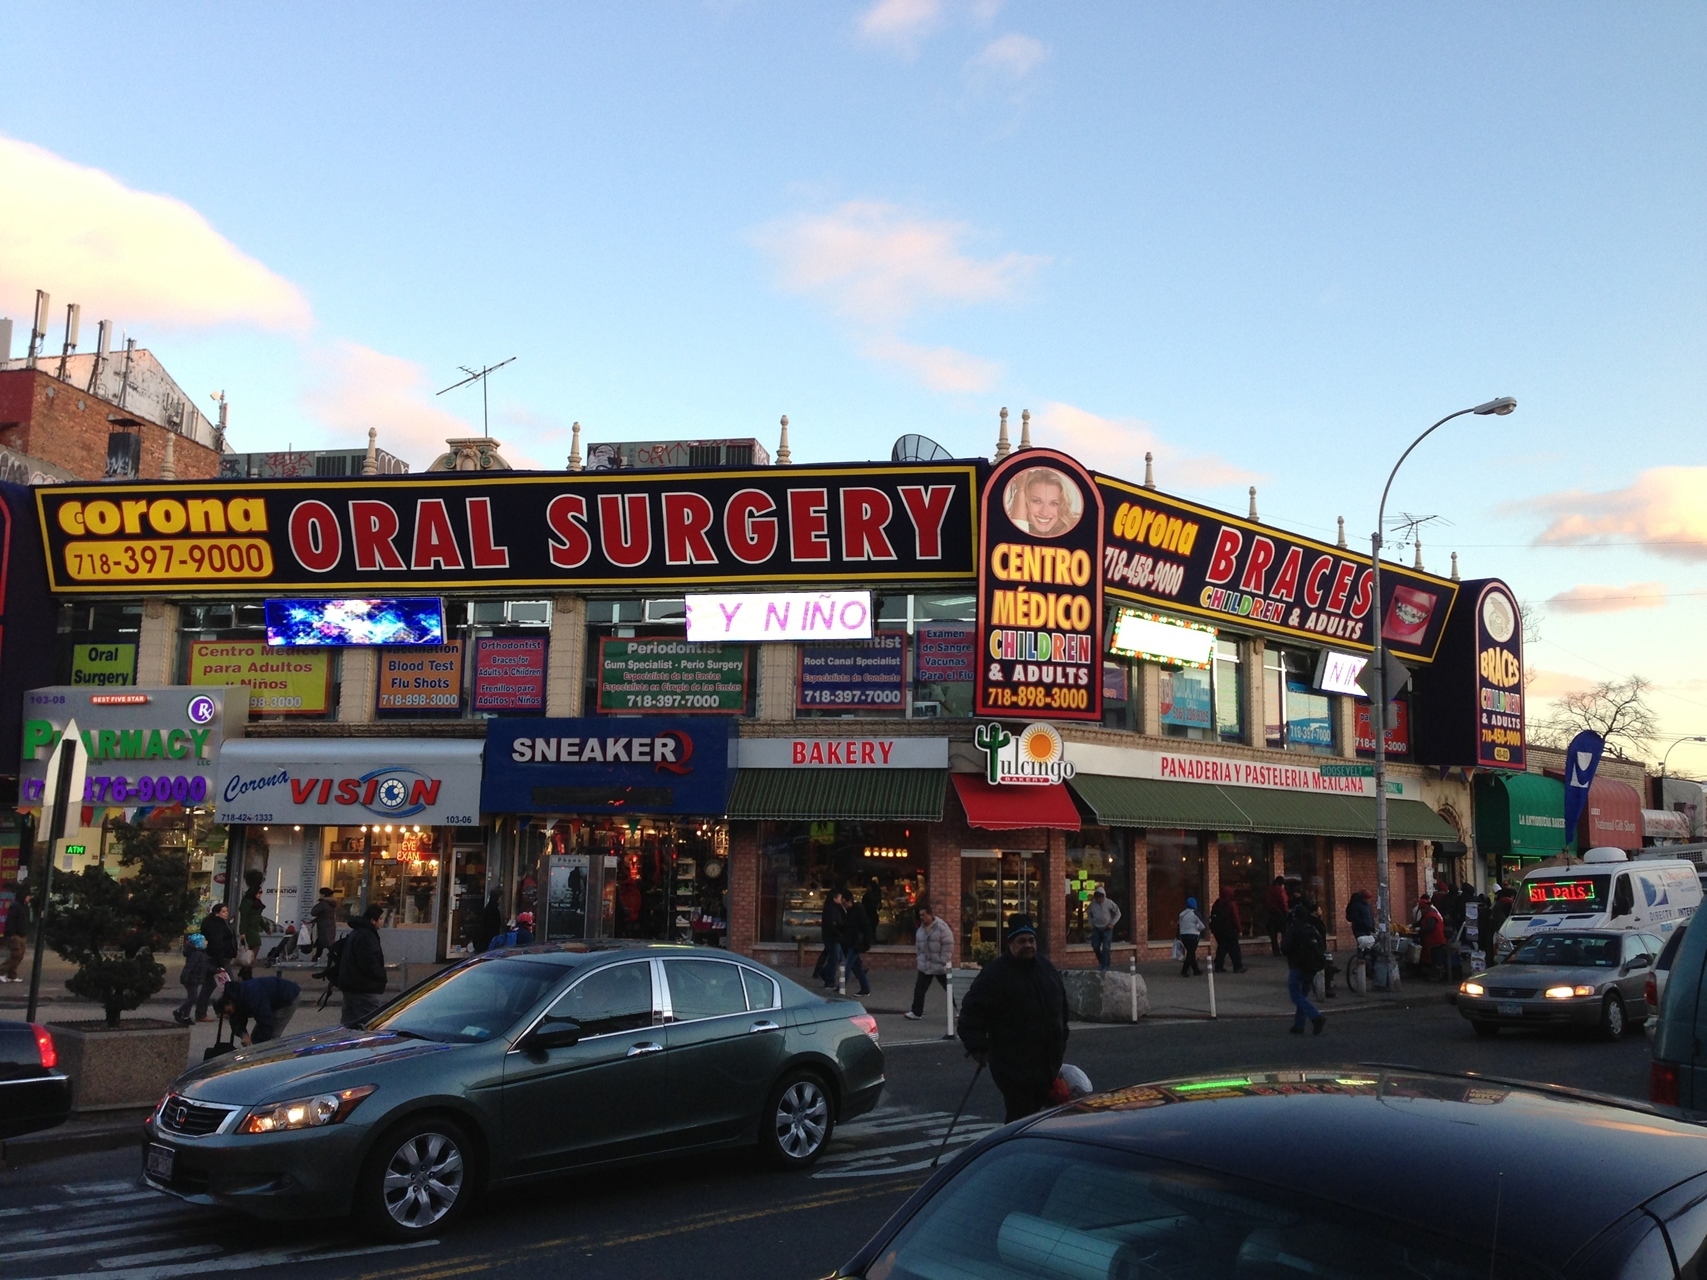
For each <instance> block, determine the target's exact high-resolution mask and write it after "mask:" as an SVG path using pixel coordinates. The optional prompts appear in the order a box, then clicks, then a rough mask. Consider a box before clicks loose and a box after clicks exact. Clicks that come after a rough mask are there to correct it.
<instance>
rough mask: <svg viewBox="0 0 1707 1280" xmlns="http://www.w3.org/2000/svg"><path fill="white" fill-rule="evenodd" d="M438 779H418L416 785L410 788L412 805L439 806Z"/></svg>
mask: <svg viewBox="0 0 1707 1280" xmlns="http://www.w3.org/2000/svg"><path fill="white" fill-rule="evenodd" d="M439 782H440V779H438V778H431V779H428V778H416V779H415V785H414V786H412V787H410V788H409V803H410V804H437V803H438V802H439Z"/></svg>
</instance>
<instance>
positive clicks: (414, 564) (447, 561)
mask: <svg viewBox="0 0 1707 1280" xmlns="http://www.w3.org/2000/svg"><path fill="white" fill-rule="evenodd" d="M409 567H410V568H411V569H460V568H462V552H461V551H459V550H457V546H456V535H455V534H454V533H452V532H451V528H450V513H449V512H448V511H446V510H445V500H444V499H443V498H422V499H421V500H420V501H419V502H417V503H416V504H415V548H414V551H413V552H412V554H411V555H410V557H409Z"/></svg>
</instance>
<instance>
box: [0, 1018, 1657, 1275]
mask: <svg viewBox="0 0 1707 1280" xmlns="http://www.w3.org/2000/svg"><path fill="white" fill-rule="evenodd" d="M1327 1011H1328V1013H1329V1025H1328V1030H1327V1032H1326V1033H1325V1034H1324V1035H1322V1036H1319V1037H1312V1036H1309V1035H1305V1036H1302V1037H1300V1036H1293V1035H1289V1034H1288V1033H1287V1030H1286V1028H1287V1025H1288V1023H1287V1021H1286V1020H1284V1019H1278V1018H1275V1019H1270V1018H1259V1019H1242V1020H1238V1021H1225V1022H1219V1023H1208V1022H1146V1023H1141V1024H1139V1025H1138V1026H1136V1027H1125V1026H1117V1027H1108V1028H1097V1029H1092V1030H1088V1031H1086V1032H1084V1033H1083V1034H1080V1035H1077V1036H1075V1038H1074V1040H1073V1042H1072V1044H1071V1046H1070V1047H1069V1052H1068V1058H1069V1060H1070V1061H1072V1062H1075V1063H1077V1064H1078V1065H1080V1066H1081V1067H1083V1068H1084V1069H1085V1070H1086V1071H1087V1072H1088V1073H1089V1074H1090V1076H1091V1079H1092V1080H1093V1082H1094V1083H1095V1084H1096V1085H1097V1086H1098V1087H1099V1088H1115V1087H1119V1086H1123V1085H1128V1084H1135V1083H1139V1082H1141V1081H1144V1080H1156V1079H1163V1078H1166V1077H1169V1076H1177V1075H1189V1074H1204V1073H1214V1074H1222V1073H1226V1072H1228V1071H1231V1070H1242V1069H1248V1068H1257V1067H1264V1066H1268V1067H1292V1068H1296V1067H1315V1066H1328V1065H1334V1064H1351V1063H1368V1062H1385V1063H1403V1064H1407V1065H1412V1066H1419V1067H1425V1068H1431V1069H1436V1070H1444V1071H1476V1072H1481V1073H1484V1074H1489V1075H1497V1076H1505V1077H1512V1078H1521V1079H1530V1080H1540V1081H1545V1082H1548V1083H1552V1084H1560V1085H1567V1086H1571V1087H1575V1088H1581V1089H1590V1090H1595V1091H1598V1092H1605V1093H1614V1094H1620V1095H1624V1096H1630V1097H1637V1098H1641V1097H1645V1096H1646V1091H1647V1080H1648V1043H1647V1041H1646V1039H1645V1037H1643V1036H1642V1034H1641V1033H1640V1032H1637V1033H1634V1034H1632V1035H1630V1036H1628V1037H1626V1038H1625V1039H1624V1040H1623V1041H1622V1042H1620V1043H1616V1044H1607V1043H1602V1042H1599V1041H1595V1040H1591V1039H1587V1038H1584V1037H1582V1036H1578V1035H1571V1034H1565V1033H1541V1034H1511V1033H1506V1034H1502V1035H1501V1036H1500V1037H1498V1038H1497V1039H1495V1040H1491V1041H1490V1040H1478V1039H1477V1038H1476V1037H1475V1036H1474V1035H1473V1034H1472V1033H1471V1031H1470V1029H1469V1026H1468V1025H1467V1024H1466V1023H1465V1022H1464V1021H1463V1020H1462V1019H1461V1018H1460V1017H1459V1016H1458V1014H1457V1012H1456V1011H1455V1010H1453V1009H1452V1008H1450V1007H1448V1006H1446V1005H1445V1004H1443V1003H1440V1002H1439V997H1438V995H1436V996H1434V997H1433V999H1432V1000H1427V1001H1419V1002H1418V1003H1417V1004H1414V1005H1411V1006H1410V1007H1407V1008H1389V1009H1381V1010H1371V1011H1367V1012H1359V1013H1354V1014H1346V1015H1340V1016H1335V1014H1334V1013H1333V1010H1332V1006H1328V1009H1327ZM970 1079H971V1065H970V1063H969V1062H968V1061H967V1060H966V1059H965V1058H964V1056H963V1055H962V1054H961V1053H960V1051H959V1050H958V1048H956V1047H955V1046H953V1045H950V1044H944V1045H942V1046H937V1045H932V1044H919V1045H907V1046H897V1047H895V1048H894V1049H892V1050H891V1052H890V1054H889V1080H890V1086H889V1089H888V1090H887V1091H886V1094H885V1098H884V1105H883V1107H882V1109H881V1110H880V1111H879V1113H877V1114H876V1115H875V1116H872V1117H867V1118H864V1119H862V1120H861V1121H860V1122H858V1123H856V1124H853V1125H849V1126H847V1127H846V1128H844V1129H843V1130H841V1131H839V1133H838V1137H837V1141H836V1144H835V1146H834V1147H833V1148H832V1150H831V1151H830V1153H828V1154H827V1155H826V1157H825V1159H824V1160H823V1161H822V1162H821V1163H820V1164H819V1165H818V1166H817V1167H816V1168H815V1169H814V1170H813V1171H812V1173H811V1174H810V1175H792V1174H779V1173H775V1172H772V1171H770V1170H768V1169H766V1168H764V1167H763V1166H762V1165H760V1164H759V1162H758V1161H757V1160H756V1159H754V1158H752V1157H750V1156H748V1155H746V1154H745V1153H736V1154H729V1153H724V1154H719V1155H716V1156H706V1157H702V1158H699V1159H695V1160H679V1161H674V1162H668V1163H662V1164H655V1165H650V1166H646V1167H643V1168H637V1169H631V1170H624V1171H620V1172H615V1173H609V1172H607V1173H601V1174H598V1175H588V1176H582V1177H573V1178H564V1179H559V1180H554V1181H551V1182H549V1183H544V1184H539V1185H536V1186H532V1187H529V1188H527V1189H525V1190H523V1191H519V1192H516V1191H510V1192H506V1193H504V1194H503V1195H502V1197H500V1198H498V1199H497V1200H496V1201H494V1202H492V1203H488V1204H486V1205H484V1206H482V1207H480V1208H479V1209H478V1210H477V1212H475V1213H473V1214H471V1215H470V1216H468V1217H466V1218H465V1219H464V1220H463V1222H462V1223H461V1224H460V1225H459V1226H458V1227H457V1228H455V1229H454V1230H453V1231H452V1232H451V1233H450V1235H449V1236H448V1237H447V1238H446V1239H444V1240H441V1241H436V1242H432V1243H428V1244H425V1245H422V1246H418V1247H414V1248H396V1247H390V1246H379V1247H375V1246H373V1245H372V1244H370V1243H369V1242H367V1241H366V1240H364V1239H363V1238H361V1237H360V1236H359V1235H358V1234H357V1233H356V1232H355V1231H354V1230H353V1229H352V1228H350V1227H349V1226H348V1225H347V1224H344V1223H338V1222H323V1223H309V1224H291V1225H279V1224H269V1223H260V1222H252V1221H249V1220H247V1219H244V1218H240V1217H237V1216H235V1215H232V1214H226V1213H222V1212H217V1211H210V1210H200V1209H195V1208H192V1207H190V1206H186V1205H183V1204H180V1203H179V1202H177V1201H176V1200H173V1199H171V1198H170V1197H167V1196H162V1195H158V1194H156V1193H154V1192H151V1191H147V1190H139V1189H138V1188H137V1185H136V1178H137V1174H138V1172H139V1169H140V1157H139V1154H138V1153H137V1152H135V1151H125V1152H111V1153H106V1154H102V1155H90V1156H80V1157H73V1158H69V1159H66V1160H61V1161H55V1162H52V1163H50V1164H44V1165H36V1166H33V1167H29V1168H24V1169H18V1170H12V1171H8V1172H5V1173H0V1275H5V1276H6V1277H8V1280H14V1278H15V1280H28V1278H31V1277H40V1276H75V1277H79V1278H81V1277H94V1276H97V1275H98V1276H102V1277H106V1278H107V1280H115V1278H116V1280H168V1278H175V1277H178V1276H196V1275H219V1274H222V1273H232V1272H239V1271H240V1272H245V1273H247V1272H256V1271H262V1270H266V1271H268V1273H269V1274H278V1275H281V1276H282V1275H285V1274H287V1272H285V1271H283V1270H277V1271H273V1270H271V1269H272V1268H280V1267H285V1266H288V1267H289V1271H288V1274H289V1275H290V1276H291V1277H292V1280H318V1278H319V1277H334V1276H336V1277H362V1278H363V1280H451V1278H452V1277H463V1276H471V1277H477V1276H483V1275H504V1276H508V1275H514V1274H527V1275H530V1276H541V1277H556V1276H563V1277H569V1276H574V1277H576V1278H577V1280H606V1278H610V1280H634V1278H635V1277H638V1276H646V1277H653V1276H659V1277H662V1276H669V1275H691V1276H693V1277H695V1280H717V1278H719V1277H731V1278H732V1280H733V1278H737V1277H738V1278H742V1280H745V1278H748V1277H753V1276H763V1277H766V1280H786V1278H788V1277H812V1276H822V1275H826V1274H828V1273H829V1272H830V1271H832V1270H833V1269H834V1268H835V1267H836V1266H837V1265H838V1264H840V1263H841V1262H842V1261H843V1260H845V1259H846V1258H847V1257H848V1256H849V1255H850V1254H852V1253H853V1251H854V1250H855V1249H856V1248H857V1247H858V1245H859V1244H860V1243H862V1242H863V1241H864V1240H865V1238H866V1237H867V1236H868V1235H870V1234H871V1233H872V1232H873V1231H875V1230H876V1229H877V1227H878V1226H880V1225H881V1224H882V1222H883V1221H884V1220H885V1219H886V1218H887V1217H888V1215H889V1214H890V1213H891V1212H893V1211H894V1209H896V1208H897V1207H898V1206H899V1205H900V1204H901V1203H902V1201H904V1200H905V1199H906V1197H907V1195H908V1193H909V1192H910V1191H911V1190H912V1189H913V1188H914V1187H916V1186H917V1185H918V1184H919V1182H921V1181H922V1180H923V1178H924V1176H925V1175H924V1166H925V1165H927V1164H928V1163H929V1160H930V1156H931V1154H932V1152H933V1150H934V1147H935V1146H936V1144H937V1143H938V1142H939V1141H940V1140H941V1135H942V1134H943V1132H944V1129H945V1127H946V1123H947V1120H948V1113H949V1112H951V1111H952V1110H953V1109H954V1107H955V1106H956V1105H957V1104H958V1103H959V1101H960V1099H961V1097H962V1095H963V1094H964V1092H965V1089H966V1085H967V1082H968V1081H969V1080H970ZM1000 1118H1001V1099H1000V1097H999V1095H997V1093H996V1091H995V1089H994V1088H993V1087H991V1086H989V1084H988V1082H987V1080H982V1081H980V1082H979V1084H978V1086H977V1088H976V1089H975V1091H974V1092H973V1095H972V1099H971V1102H970V1104H969V1105H968V1107H967V1117H966V1119H965V1120H963V1121H962V1127H961V1129H959V1130H958V1131H957V1133H956V1135H955V1140H954V1143H953V1145H954V1146H956V1147H958V1146H959V1145H961V1142H962V1141H963V1140H970V1139H971V1138H974V1137H976V1136H977V1135H978V1134H980V1133H983V1132H987V1131H988V1130H989V1129H991V1128H993V1127H995V1124H996V1122H998V1121H999V1120H1000ZM1349 1155H1350V1153H1348V1156H1349Z"/></svg>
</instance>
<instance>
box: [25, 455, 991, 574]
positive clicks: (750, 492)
mask: <svg viewBox="0 0 1707 1280" xmlns="http://www.w3.org/2000/svg"><path fill="white" fill-rule="evenodd" d="M976 490H977V467H976V465H975V464H971V463H964V462H959V463H955V462H942V463H909V464H905V465H899V466H881V465H863V466H834V467H786V468H781V467H765V468H755V469H751V470H736V469H727V470H726V469H719V470H716V471H691V472H677V471H648V472H644V473H633V472H625V473H615V474H612V473H600V474H586V473H580V474H573V475H568V474H561V473H559V474H546V473H539V474H525V473H522V474H517V473H511V474H508V475H503V476H493V475H482V476H479V477H467V478H458V477H456V476H455V475H454V474H453V475H447V476H438V475H424V476H399V477H388V478H386V479H384V480H374V479H372V478H363V479H357V480H350V481H343V482H340V481H326V480H321V481H253V480H245V481H229V482H214V481H209V482H206V483H188V484H182V483H174V484H169V485H160V484H135V485H132V484H125V485H100V486H91V485H60V486H44V487H43V488H41V489H38V490H37V491H36V504H37V510H38V512H39V515H40V518H41V524H42V528H43V530H44V531H45V534H46V538H47V541H48V564H49V571H50V574H51V577H52V587H53V589H54V590H55V591H59V592H78V591H86V592H103V591H104V592H110V591H113V590H115V589H122V590H123V591H124V592H125V593H126V594H132V593H135V592H139V591H140V592H173V591H177V592H181V591H183V590H185V589H186V588H189V589H202V590H206V589H225V590H241V589H243V588H245V587H249V588H253V589H256V590H265V591H267V592H269V593H273V594H279V593H281V592H290V591H298V592H303V593H314V594H322V593H325V592H327V591H330V590H359V591H360V592H361V593H363V594H371V593H373V592H376V591H377V592H393V593H416V594H421V593H425V594H437V593H441V592H443V591H447V590H451V589H454V588H461V587H466V588H473V589H490V588H492V587H494V586H505V587H511V586H516V587H521V586H569V585H600V584H609V585H613V586H614V585H620V586H624V587H628V586H640V585H645V584H654V585H677V584H681V585H685V584H691V583H757V582H766V581H771V582H799V583H808V584H811V585H814V586H846V587H861V588H866V589H869V587H870V585H871V584H872V583H874V582H882V581H901V580H905V581H910V582H911V581H919V580H929V579H941V580H953V579H959V580H961V581H969V580H970V579H971V578H972V577H973V574H974V572H975V564H974V558H975V554H976V547H977V536H976V528H975V524H976V515H977V513H976V510H975V508H974V499H975V495H976Z"/></svg>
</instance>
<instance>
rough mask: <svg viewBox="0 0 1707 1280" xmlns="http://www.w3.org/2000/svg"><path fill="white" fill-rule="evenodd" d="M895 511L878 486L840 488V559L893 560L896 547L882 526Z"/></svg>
mask: <svg viewBox="0 0 1707 1280" xmlns="http://www.w3.org/2000/svg"><path fill="white" fill-rule="evenodd" d="M894 514H895V506H894V504H893V503H891V502H890V501H889V495H888V494H887V493H884V492H883V490H881V489H863V488H857V487H856V488H849V489H843V490H842V559H844V560H893V559H894V558H895V549H894V548H893V547H891V546H890V545H889V537H888V535H887V534H885V533H884V532H883V527H884V526H885V525H886V524H888V523H889V517H890V516H892V515H894Z"/></svg>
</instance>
